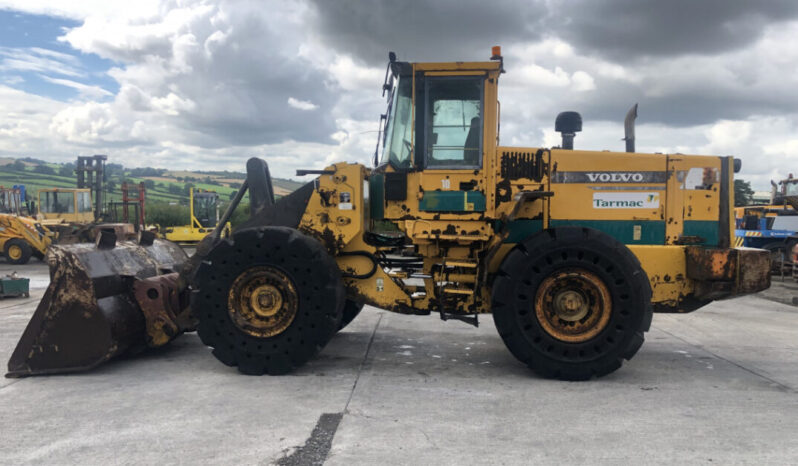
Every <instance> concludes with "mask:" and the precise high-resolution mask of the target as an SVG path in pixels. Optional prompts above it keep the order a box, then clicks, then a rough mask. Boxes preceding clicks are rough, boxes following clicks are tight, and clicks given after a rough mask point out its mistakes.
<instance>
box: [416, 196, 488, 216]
mask: <svg viewBox="0 0 798 466" xmlns="http://www.w3.org/2000/svg"><path fill="white" fill-rule="evenodd" d="M469 206H473V208H469ZM418 209H419V210H421V211H424V212H484V211H485V195H484V194H482V192H480V191H426V192H425V193H424V197H423V198H421V200H420V201H419V202H418Z"/></svg>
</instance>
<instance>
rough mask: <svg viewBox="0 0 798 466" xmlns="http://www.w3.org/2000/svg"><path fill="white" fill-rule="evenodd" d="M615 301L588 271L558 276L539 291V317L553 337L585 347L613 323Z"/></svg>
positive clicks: (546, 282)
mask: <svg viewBox="0 0 798 466" xmlns="http://www.w3.org/2000/svg"><path fill="white" fill-rule="evenodd" d="M611 313H612V298H611V297H610V291H609V289H608V288H607V285H605V284H604V282H603V281H602V280H601V279H600V278H599V277H597V276H596V275H594V274H593V273H591V272H588V271H586V270H575V269H570V270H563V271H558V272H555V273H553V274H551V275H549V276H548V277H546V279H544V280H543V282H542V283H541V284H540V286H539V287H538V291H537V293H536V296H535V315H536V316H537V320H538V322H540V325H541V326H542V327H543V330H545V331H546V333H548V334H549V335H551V336H552V337H554V338H556V339H558V340H561V341H565V342H569V343H581V342H584V341H588V340H590V339H591V338H593V337H595V336H596V335H598V334H599V333H600V332H601V331H602V330H604V328H606V327H607V324H608V323H609V320H610V314H611Z"/></svg>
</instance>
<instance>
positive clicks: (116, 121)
mask: <svg viewBox="0 0 798 466" xmlns="http://www.w3.org/2000/svg"><path fill="white" fill-rule="evenodd" d="M0 7H5V8H11V9H17V10H22V11H27V12H31V13H37V14H50V15H58V16H63V17H68V18H72V19H76V20H78V21H80V22H81V23H80V25H79V26H77V27H75V28H72V29H70V30H69V31H65V33H64V36H63V38H62V41H63V42H64V43H65V44H68V45H70V46H71V47H73V48H74V49H76V50H77V51H79V52H80V53H85V54H96V55H98V56H100V57H104V58H107V59H110V60H113V61H114V62H115V64H114V67H113V68H112V69H111V70H109V71H108V73H107V74H108V76H109V77H110V78H112V79H114V80H116V81H117V83H118V85H119V92H118V93H117V94H116V95H115V96H109V95H108V93H107V91H105V90H104V89H102V88H100V87H97V86H89V85H84V84H81V83H80V82H79V81H82V80H83V79H81V78H85V77H86V76H85V71H84V70H82V69H81V68H80V64H79V63H78V62H77V61H76V59H75V58H74V57H73V56H71V55H67V54H63V53H60V52H54V51H50V50H47V49H42V48H26V49H18V48H9V47H0V71H2V72H3V80H4V83H6V84H20V83H21V81H19V79H21V78H20V77H19V76H18V73H22V72H34V73H38V74H40V75H42V76H46V79H47V80H48V81H49V82H51V83H56V84H59V85H65V86H69V87H72V88H74V89H76V90H77V91H78V92H79V94H80V98H79V99H77V100H76V101H73V102H67V103H64V102H58V101H55V100H51V99H45V98H42V97H39V96H36V95H33V94H29V93H24V92H21V91H18V90H14V89H11V88H8V87H4V86H0V117H2V119H0V153H2V154H4V155H5V154H14V155H21V156H24V155H32V156H37V157H41V158H46V159H50V160H60V161H68V160H72V159H73V158H74V157H75V155H77V154H82V153H89V154H90V153H93V152H106V153H108V154H109V155H110V156H111V158H112V160H113V161H119V162H121V163H124V164H126V165H130V166H137V165H138V166H143V165H154V166H169V167H186V168H222V169H235V170H242V169H243V163H244V161H245V160H246V158H247V157H250V156H253V155H259V156H263V157H266V158H267V160H268V161H269V163H270V164H271V165H272V169H273V173H274V174H275V175H276V176H292V175H293V171H294V169H296V168H297V167H307V168H318V167H321V166H324V164H326V163H331V162H333V161H336V160H339V159H344V160H350V161H360V162H363V163H369V162H370V159H371V156H372V155H373V151H374V145H375V142H376V139H377V134H376V130H377V121H378V118H379V114H380V113H381V112H384V110H385V100H384V98H382V97H381V96H380V93H381V89H380V86H381V84H382V79H383V74H384V72H385V68H384V64H382V63H381V64H379V65H378V66H377V65H373V64H370V63H367V62H365V61H363V60H362V59H361V58H360V57H357V56H354V55H352V54H351V53H350V52H349V51H348V50H342V49H334V48H333V47H331V46H330V45H329V44H328V42H327V41H326V40H325V39H324V37H322V36H321V35H319V34H318V33H317V31H315V30H314V29H313V28H308V27H307V26H308V25H309V24H312V21H309V20H308V16H309V15H311V14H313V11H314V10H313V9H312V8H309V7H308V6H307V5H305V3H303V2H273V3H270V4H269V6H268V8H264V6H263V3H262V2H257V1H254V0H235V1H228V0H218V1H199V0H163V1H155V0H142V1H137V2H107V1H92V0H87V1H81V2H51V1H49V2H48V1H43V0H42V1H40V0H25V1H19V0H0ZM342 32H347V31H342ZM416 32H417V33H418V34H423V33H424V31H416ZM517 37H518V40H517V41H515V42H512V43H510V44H505V47H504V55H505V67H506V69H507V73H506V74H504V75H502V77H501V80H500V99H501V100H502V104H503V105H502V120H501V124H502V126H501V128H502V135H501V137H502V143H503V144H513V145H522V146H523V145H526V146H533V147H534V146H540V145H545V146H551V145H557V144H559V135H558V134H557V133H555V132H554V131H553V126H554V118H555V116H556V115H557V113H558V112H560V111H562V110H577V111H580V112H582V113H583V116H584V117H585V121H584V131H583V132H582V133H579V135H578V136H577V138H576V141H575V144H576V147H578V148H593V149H611V150H623V142H622V141H621V138H622V137H623V128H622V124H621V122H622V120H623V116H624V114H625V111H626V109H627V108H628V107H629V106H630V105H632V104H633V103H634V102H635V101H638V102H639V103H640V118H639V120H638V132H637V137H638V142H637V147H638V150H640V151H660V152H682V153H702V152H706V153H717V154H720V155H725V154H732V155H735V156H738V157H740V158H742V159H743V173H742V176H743V177H744V178H746V179H750V180H751V181H753V182H754V185H755V187H765V188H766V187H767V181H768V179H769V178H770V177H771V176H773V173H774V172H778V171H779V170H785V167H787V166H788V165H789V164H794V163H795V162H796V160H795V159H796V158H798V140H797V139H796V138H795V136H794V135H796V134H798V112H797V111H796V110H795V109H796V108H798V105H796V102H794V100H795V99H796V95H795V92H794V90H795V89H796V88H798V75H796V74H795V73H789V72H786V71H785V70H793V69H796V67H798V47H795V46H794V42H795V39H794V38H795V37H798V24H796V23H783V24H774V25H772V26H769V27H767V28H766V29H765V30H764V32H763V35H762V36H761V38H759V39H758V40H754V41H753V42H751V43H750V44H749V45H747V46H745V47H743V48H740V49H737V50H731V51H726V52H723V53H718V54H715V55H698V54H695V55H693V54H691V55H682V56H677V57H660V58H657V59H656V60H653V59H645V58H638V59H635V60H632V61H624V62H620V61H617V62H616V61H612V60H611V59H607V58H602V57H601V56H598V55H596V54H593V53H589V52H586V51H585V50H584V49H579V48H576V47H574V46H573V45H572V44H570V43H568V42H566V41H565V40H563V39H561V38H558V37H557V31H556V30H554V31H552V32H551V33H550V34H548V35H546V36H545V38H544V39H541V40H534V41H532V40H531V39H529V40H530V41H528V42H526V41H525V40H524V38H523V37H522V36H521V35H518V36H517ZM524 37H529V36H524ZM377 45H378V46H379V47H384V49H385V51H386V52H387V50H389V49H391V47H392V44H387V43H384V44H377ZM399 51H400V52H401V53H400V58H402V59H408V60H413V59H414V58H416V56H417V55H421V54H422V53H423V50H413V49H410V50H399ZM485 52H486V50H478V51H476V52H475V55H476V56H470V57H469V56H458V57H451V58H452V59H455V58H456V59H459V58H466V59H467V58H472V59H481V58H482V57H483V55H484V54H485ZM414 54H415V55H416V56H414ZM448 58H450V57H446V56H441V57H440V59H441V60H446V59H448ZM15 76H16V77H15ZM774 108H775V109H779V108H781V113H779V114H778V115H775V114H774V112H776V110H774ZM296 110H303V111H296Z"/></svg>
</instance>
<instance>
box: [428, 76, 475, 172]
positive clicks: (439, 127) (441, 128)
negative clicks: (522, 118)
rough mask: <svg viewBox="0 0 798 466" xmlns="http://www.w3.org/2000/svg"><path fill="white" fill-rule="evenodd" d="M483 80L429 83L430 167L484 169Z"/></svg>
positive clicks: (439, 79)
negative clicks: (482, 167)
mask: <svg viewBox="0 0 798 466" xmlns="http://www.w3.org/2000/svg"><path fill="white" fill-rule="evenodd" d="M482 82H483V78H481V77H470V76H469V77H464V76H458V77H429V78H427V81H426V92H425V94H426V102H425V103H426V105H425V108H426V112H427V114H426V119H425V120H426V125H425V137H424V140H425V141H426V147H425V153H426V166H427V167H430V168H479V167H481V166H482V120H483V115H482Z"/></svg>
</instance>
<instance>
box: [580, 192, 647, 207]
mask: <svg viewBox="0 0 798 466" xmlns="http://www.w3.org/2000/svg"><path fill="white" fill-rule="evenodd" d="M658 207H659V193H639V192H638V193H634V192H622V193H612V192H598V193H593V208H594V209H656V208H658Z"/></svg>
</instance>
